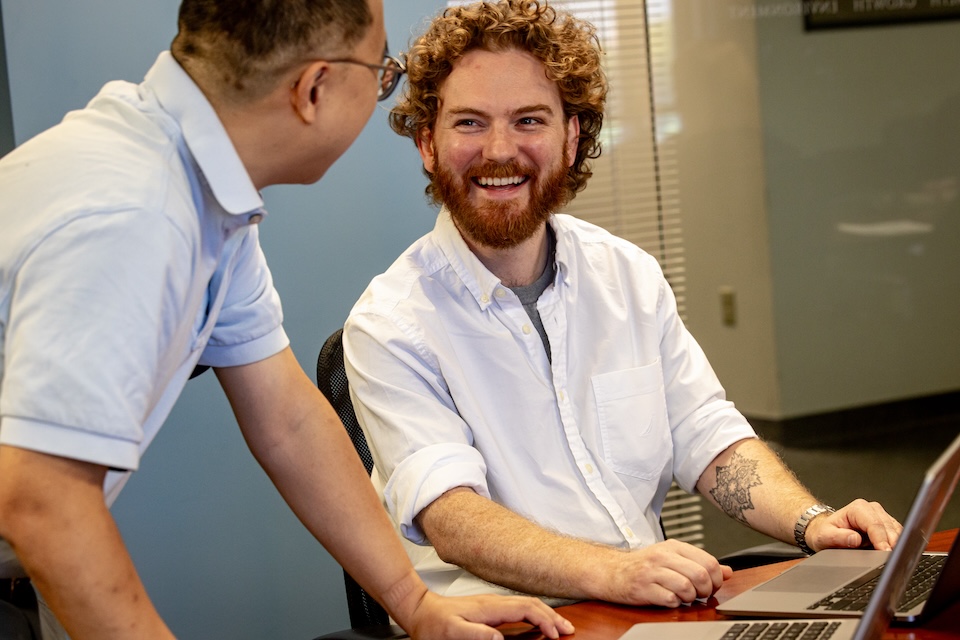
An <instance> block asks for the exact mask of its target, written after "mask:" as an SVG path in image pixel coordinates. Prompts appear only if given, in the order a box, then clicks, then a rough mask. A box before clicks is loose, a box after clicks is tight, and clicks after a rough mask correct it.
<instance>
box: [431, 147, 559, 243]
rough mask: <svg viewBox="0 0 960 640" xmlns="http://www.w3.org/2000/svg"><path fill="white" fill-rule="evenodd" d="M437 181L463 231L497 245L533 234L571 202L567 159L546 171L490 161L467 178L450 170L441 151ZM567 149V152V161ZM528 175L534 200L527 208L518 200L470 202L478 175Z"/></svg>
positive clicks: (438, 190)
mask: <svg viewBox="0 0 960 640" xmlns="http://www.w3.org/2000/svg"><path fill="white" fill-rule="evenodd" d="M436 159H437V170H436V172H435V173H434V175H433V183H434V186H435V187H436V190H437V192H438V193H439V195H440V199H441V201H442V202H443V204H444V205H446V207H447V209H449V210H450V216H451V217H452V218H453V221H454V223H455V224H456V225H457V228H458V229H459V230H460V232H461V233H463V234H464V235H466V236H467V237H469V238H470V239H471V240H473V241H474V242H477V243H479V244H481V245H483V246H486V247H490V248H493V249H508V248H510V247H515V246H517V245H518V244H520V243H521V242H523V241H524V240H527V239H528V238H530V237H531V236H532V235H533V234H534V233H536V232H537V230H538V229H540V227H541V226H542V225H543V223H544V222H546V221H547V219H548V218H549V217H550V215H551V214H553V213H555V212H556V211H557V210H558V209H560V207H562V206H563V205H565V204H566V203H567V191H566V180H567V168H566V162H563V163H561V164H560V165H559V166H558V167H557V168H556V169H554V170H553V171H551V172H550V173H548V174H546V175H545V176H544V177H543V178H542V179H541V177H540V175H539V174H537V173H535V172H533V171H531V170H529V169H526V168H524V167H522V166H521V165H519V164H518V163H516V162H509V163H507V164H496V163H487V164H485V165H482V166H480V167H476V168H474V169H472V170H471V171H470V173H469V174H468V175H467V176H466V177H465V178H463V179H461V178H459V177H457V176H455V175H453V173H452V172H450V171H447V170H446V169H445V167H444V166H443V163H442V162H441V159H440V157H439V155H437V156H436ZM565 160H566V153H564V161H565ZM518 175H521V176H528V183H529V186H530V189H531V192H530V201H529V203H528V204H527V206H526V207H525V208H523V207H521V205H520V204H518V203H517V202H510V201H503V202H487V203H484V204H483V205H480V206H479V207H477V206H474V204H473V203H471V202H470V188H471V187H474V188H478V189H479V188H482V187H478V186H477V185H476V184H475V183H473V182H472V179H473V178H475V177H478V176H484V177H492V178H504V177H509V176H518Z"/></svg>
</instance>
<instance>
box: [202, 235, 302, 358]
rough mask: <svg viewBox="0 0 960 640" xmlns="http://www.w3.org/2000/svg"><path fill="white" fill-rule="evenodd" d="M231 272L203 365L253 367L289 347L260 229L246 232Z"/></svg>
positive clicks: (233, 260) (204, 354) (204, 353)
mask: <svg viewBox="0 0 960 640" xmlns="http://www.w3.org/2000/svg"><path fill="white" fill-rule="evenodd" d="M230 270H231V273H230V284H229V287H228V289H227V291H226V295H225V298H224V301H223V306H222V307H221V309H220V312H219V315H218V317H217V319H216V324H215V325H214V327H213V331H212V332H211V334H210V340H209V342H207V346H206V348H205V349H204V351H203V354H202V355H201V356H200V364H204V365H209V366H212V367H232V366H238V365H243V364H250V363H252V362H258V361H260V360H263V359H265V358H268V357H270V356H272V355H274V354H276V353H279V352H280V351H282V350H283V349H285V348H286V347H287V346H288V345H289V344H290V340H289V339H288V338H287V334H286V333H285V332H284V330H283V324H282V323H283V311H282V308H281V305H280V296H279V294H277V291H276V289H275V288H274V286H273V276H272V275H271V273H270V268H269V267H268V266H267V261H266V258H265V257H264V254H263V250H262V249H261V248H260V242H259V227H257V226H252V227H249V228H248V229H247V233H246V234H245V235H244V237H243V240H242V242H241V244H240V246H239V247H238V249H237V251H236V253H235V254H234V256H233V258H232V263H231V266H230Z"/></svg>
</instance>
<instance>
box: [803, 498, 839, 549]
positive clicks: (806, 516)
mask: <svg viewBox="0 0 960 640" xmlns="http://www.w3.org/2000/svg"><path fill="white" fill-rule="evenodd" d="M835 511H836V509H834V508H833V507H828V506H827V505H825V504H815V505H813V506H812V507H810V508H809V509H807V510H806V511H804V512H803V514H802V515H801V516H800V518H798V519H797V524H795V525H793V539H794V540H796V541H797V546H798V547H800V550H801V551H803V552H804V553H805V554H807V555H809V556H812V555H813V554H814V550H813V549H811V548H810V545H808V544H807V525H809V524H810V521H811V520H813V519H814V518H816V517H817V516H819V515H820V514H823V513H834V512H835Z"/></svg>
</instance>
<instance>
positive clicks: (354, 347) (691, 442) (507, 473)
mask: <svg viewBox="0 0 960 640" xmlns="http://www.w3.org/2000/svg"><path fill="white" fill-rule="evenodd" d="M550 224H551V225H552V227H553V229H554V231H555V233H556V240H557V242H556V266H557V275H556V278H555V280H554V282H553V283H552V284H551V285H550V286H548V287H547V289H546V290H545V291H544V293H543V294H542V295H541V297H540V299H539V301H538V303H537V308H538V310H539V312H540V315H541V318H542V321H543V326H544V328H545V330H546V333H547V337H548V341H549V344H550V347H551V351H552V361H551V360H550V359H548V358H547V354H546V352H545V350H544V344H543V341H542V340H541V337H540V335H539V334H538V333H537V331H535V330H534V329H533V328H532V327H531V325H530V319H529V317H528V316H527V314H526V312H525V311H524V309H523V306H522V304H521V302H520V300H519V299H518V298H517V296H516V295H515V294H514V293H513V292H512V291H511V290H510V289H508V288H505V287H504V286H503V284H501V283H500V281H499V280H498V279H497V277H496V276H494V275H493V274H492V273H491V272H490V271H488V270H487V269H486V268H485V267H484V266H483V264H481V262H480V261H479V260H478V259H477V258H476V256H474V255H473V254H472V253H471V251H470V250H469V248H468V247H467V245H466V243H465V242H464V241H463V239H462V238H461V236H460V234H459V233H458V232H457V230H456V227H455V226H454V225H453V223H452V221H451V220H450V217H449V214H448V213H447V212H446V211H445V210H444V211H441V213H440V215H439V217H438V220H437V224H436V227H435V229H434V230H433V232H432V233H430V234H428V235H427V236H425V237H423V238H421V239H420V240H419V241H417V242H416V243H415V244H414V245H413V246H411V247H410V248H409V249H408V250H407V251H406V252H405V253H404V254H403V255H402V256H401V257H400V258H399V259H398V260H397V261H396V262H395V263H394V264H393V265H392V266H391V267H390V269H389V270H388V271H387V272H386V273H385V274H383V275H381V276H379V277H378V278H376V279H374V281H373V282H372V283H371V284H370V286H369V287H368V289H367V291H366V292H365V293H364V294H363V296H362V297H361V299H360V300H359V301H358V302H357V304H356V306H355V307H354V309H353V311H352V312H351V314H350V317H349V319H348V321H347V324H346V330H345V333H344V345H345V354H346V360H347V373H348V376H349V379H350V385H351V392H352V393H353V398H354V403H355V405H356V408H357V414H358V417H359V419H360V422H361V424H362V425H363V428H364V431H365V433H366V434H367V438H368V440H369V442H370V448H371V451H372V453H373V456H374V460H375V462H376V469H375V472H374V483H375V485H376V486H377V488H378V489H379V490H380V491H381V493H382V495H383V499H384V503H385V505H386V507H387V510H388V511H389V513H390V515H391V516H392V517H393V518H394V520H395V522H396V524H397V526H398V528H399V530H400V532H401V533H402V535H403V536H404V537H405V538H406V539H407V540H409V541H411V542H413V543H416V544H418V545H427V544H428V542H427V541H426V539H425V538H424V535H423V532H422V531H421V530H420V529H419V527H418V526H417V525H416V522H415V521H414V518H415V517H416V515H417V514H418V513H419V512H420V511H421V510H422V509H423V508H424V507H426V506H427V505H429V504H430V503H431V502H433V501H434V500H435V499H436V498H437V497H439V496H440V495H441V494H443V493H444V492H445V491H447V490H449V489H451V488H454V487H458V486H466V487H470V488H472V489H474V490H475V491H476V492H477V493H479V494H481V495H483V496H487V497H490V498H492V499H493V500H495V501H497V502H498V503H500V504H502V505H504V506H505V507H507V508H509V509H511V510H513V511H514V512H516V513H518V514H520V515H522V516H524V517H526V518H529V519H530V520H532V521H534V522H537V523H538V524H540V525H541V526H543V527H546V528H548V529H551V530H555V531H559V532H562V533H563V534H566V535H569V536H574V537H578V538H584V539H589V540H593V541H596V542H600V543H605V544H609V545H613V546H617V547H640V546H646V545H649V544H652V543H654V542H657V541H660V540H661V539H662V533H661V530H660V526H659V512H660V508H661V507H662V505H663V500H664V498H665V496H666V493H667V490H668V488H669V486H670V484H671V481H672V479H673V478H674V477H676V479H677V482H678V483H679V484H680V485H681V486H682V487H683V488H685V489H687V490H694V487H695V484H696V482H697V480H698V479H699V477H700V475H701V473H702V472H703V470H704V469H705V468H706V467H707V465H708V464H709V463H710V462H711V461H712V460H713V459H714V458H715V457H716V456H717V455H718V454H719V453H720V452H722V451H723V450H724V449H726V448H727V447H728V446H729V445H731V444H733V443H734V442H737V441H739V440H742V439H744V438H749V437H753V436H754V432H753V430H752V429H751V428H750V426H749V424H748V423H747V421H746V420H745V419H744V418H743V416H742V415H741V414H740V413H739V412H738V411H737V410H736V409H735V408H734V406H733V404H732V403H730V402H728V401H727V400H725V397H724V391H723V388H722V387H721V386H720V383H719V381H718V380H717V378H716V376H715V375H714V373H713V370H712V369H711V367H710V365H709V363H708V362H707V359H706V357H705V356H704V354H703V352H702V350H701V349H700V347H699V345H698V344H697V343H696V341H694V339H693V337H692V336H691V335H690V334H689V333H688V332H687V330H686V329H685V328H684V326H683V323H682V322H681V320H680V318H679V316H678V314H677V309H676V302H675V299H674V296H673V293H672V291H671V289H670V287H669V285H668V284H667V282H666V280H665V279H664V277H663V274H662V272H661V270H660V267H659V266H658V264H657V262H656V260H654V259H653V258H652V257H651V256H649V255H648V254H646V253H644V252H643V251H642V250H640V249H639V248H637V247H636V246H635V245H633V244H632V243H629V242H627V241H625V240H622V239H620V238H617V237H615V236H612V235H611V234H609V233H607V232H606V231H604V230H602V229H600V228H599V227H596V226H593V225H591V224H588V223H585V222H582V221H580V220H577V219H575V218H572V217H570V216H566V215H555V216H553V217H552V219H551V221H550ZM408 552H410V554H411V557H412V560H413V561H414V564H415V566H417V568H418V570H419V571H420V572H421V575H423V577H424V579H425V581H426V582H427V584H428V585H429V586H430V587H431V588H432V589H434V590H436V591H438V592H441V593H447V594H459V593H468V592H476V591H483V590H489V586H488V585H486V584H485V583H482V582H481V581H479V580H478V579H476V578H475V577H473V576H470V575H469V574H467V573H465V572H463V571H462V570H460V569H458V568H453V567H450V566H449V565H444V564H443V563H442V562H440V561H439V559H438V558H437V557H436V554H435V552H433V550H432V547H426V548H425V549H419V550H418V549H416V548H414V547H413V546H412V545H408Z"/></svg>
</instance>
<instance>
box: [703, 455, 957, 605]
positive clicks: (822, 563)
mask: <svg viewBox="0 0 960 640" xmlns="http://www.w3.org/2000/svg"><path fill="white" fill-rule="evenodd" d="M958 477H960V436H958V437H957V438H956V439H955V440H954V441H953V443H952V444H951V445H950V446H949V447H947V450H946V451H944V453H943V454H941V455H940V457H939V458H937V460H936V461H935V462H934V463H933V465H931V467H930V468H929V469H928V470H927V472H926V474H925V475H924V478H923V482H922V484H921V485H920V490H919V491H918V492H917V497H916V498H915V499H914V501H913V506H912V507H911V508H910V513H909V514H908V515H907V520H906V522H905V523H904V526H903V533H902V534H901V535H900V541H899V542H898V543H897V546H896V548H895V549H894V550H893V551H892V552H891V551H874V550H856V549H826V550H824V551H821V552H820V553H817V554H814V555H813V556H810V557H809V558H806V559H805V560H803V561H802V562H800V563H798V564H797V565H796V566H794V567H792V568H790V569H788V570H787V571H784V572H783V573H782V574H780V575H779V576H777V577H776V578H773V579H772V580H769V581H767V582H764V583H762V584H759V585H757V586H756V587H754V588H752V589H749V590H747V591H745V592H743V593H742V594H740V595H738V596H736V597H734V598H731V599H730V600H728V601H726V602H724V603H723V604H722V605H720V606H718V607H717V611H719V612H720V613H723V614H726V615H738V616H755V617H756V616H762V617H794V618H815V617H837V618H839V617H859V616H861V615H863V613H864V609H865V607H866V604H867V602H869V601H870V591H871V590H872V589H874V588H876V586H875V585H877V584H879V583H882V582H883V581H884V580H886V579H888V578H887V575H888V573H889V572H887V571H883V567H884V566H886V567H888V568H889V567H890V566H891V565H892V564H895V565H896V568H897V570H898V571H899V570H900V569H901V568H902V567H903V566H909V567H910V569H909V572H908V573H907V575H908V580H909V579H910V578H911V577H912V578H913V579H914V582H922V581H920V580H919V577H920V574H921V573H924V574H925V581H926V582H925V584H924V585H922V586H921V587H919V588H918V587H916V586H915V585H913V584H911V585H908V588H907V589H906V590H905V594H904V595H903V596H902V602H899V603H895V605H896V606H894V609H895V614H894V617H895V619H896V620H897V621H900V622H915V621H917V620H919V619H922V618H927V617H929V616H930V615H933V614H934V613H936V612H937V611H939V610H941V609H943V608H944V607H945V606H946V605H947V604H950V603H951V602H953V601H955V600H957V599H958V596H960V538H958V541H955V542H954V545H953V547H952V548H951V550H950V552H949V553H947V554H944V553H924V552H923V550H924V548H926V546H927V543H928V542H929V540H930V535H931V534H932V533H933V532H934V531H935V529H936V526H937V523H939V522H940V516H941V515H942V514H943V510H944V508H945V507H946V505H947V503H948V502H949V501H950V496H951V495H952V494H953V491H954V489H955V488H956V485H957V478H958ZM914 574H917V575H914ZM858 591H866V595H865V596H864V595H862V594H859V595H858ZM892 606H893V605H892Z"/></svg>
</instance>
